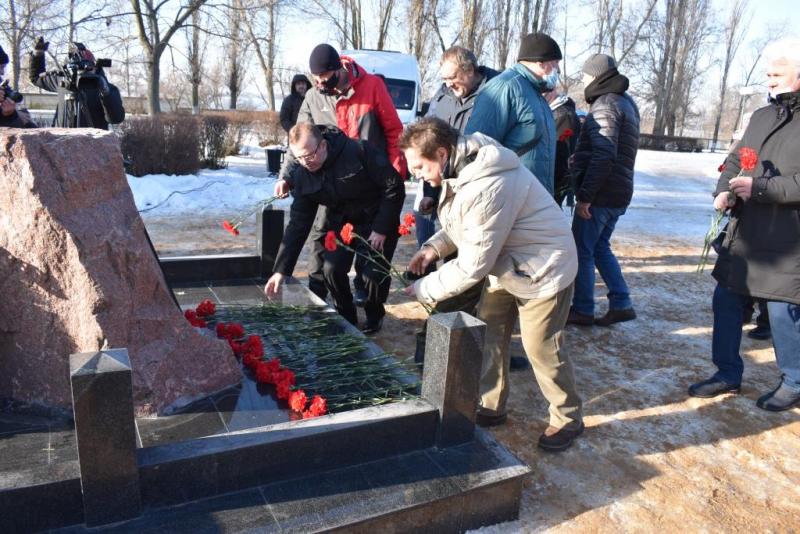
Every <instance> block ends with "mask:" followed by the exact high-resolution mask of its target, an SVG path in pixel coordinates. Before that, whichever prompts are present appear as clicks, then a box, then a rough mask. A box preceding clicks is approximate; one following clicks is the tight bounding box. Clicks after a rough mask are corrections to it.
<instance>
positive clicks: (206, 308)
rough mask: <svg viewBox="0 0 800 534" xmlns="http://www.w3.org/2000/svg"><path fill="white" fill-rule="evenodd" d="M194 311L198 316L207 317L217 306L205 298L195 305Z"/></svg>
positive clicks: (212, 313)
mask: <svg viewBox="0 0 800 534" xmlns="http://www.w3.org/2000/svg"><path fill="white" fill-rule="evenodd" d="M195 311H196V312H197V315H198V316H199V317H208V316H209V315H214V312H216V311H217V307H216V306H215V305H214V303H213V302H211V301H210V300H208V299H206V300H204V301H203V302H201V303H200V304H198V305H197V308H196V309H195Z"/></svg>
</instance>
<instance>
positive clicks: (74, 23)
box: [0, 0, 765, 139]
mask: <svg viewBox="0 0 800 534" xmlns="http://www.w3.org/2000/svg"><path fill="white" fill-rule="evenodd" d="M748 1H749V0H732V2H731V4H730V5H729V6H726V7H725V8H724V9H726V10H727V12H725V13H719V12H715V11H714V10H713V8H712V6H711V3H710V0H294V1H292V0H160V1H156V0H81V2H77V0H0V32H1V33H2V37H3V40H4V42H3V44H4V45H6V46H7V50H8V52H9V55H10V56H11V59H12V67H13V68H12V73H11V75H12V83H14V84H15V85H17V86H19V84H20V81H21V75H20V73H21V69H22V67H23V63H24V61H23V58H24V55H25V53H26V51H27V50H28V48H29V47H30V46H31V43H32V42H33V40H34V38H35V37H36V36H38V35H40V34H41V35H46V36H47V37H48V39H49V40H51V41H53V42H54V43H56V42H57V43H59V45H60V48H58V47H57V51H62V52H63V51H64V49H65V48H64V47H65V45H66V43H68V42H70V41H71V40H85V41H88V42H91V43H92V46H94V47H96V48H97V49H96V50H95V51H96V55H97V52H98V51H99V52H100V53H103V52H108V53H110V55H113V57H114V58H115V60H116V61H117V63H116V64H115V68H116V72H115V74H114V76H115V77H116V78H115V79H117V80H119V79H120V77H121V78H122V80H123V81H122V86H123V89H124V90H126V91H127V92H128V93H129V94H137V93H139V94H141V93H144V94H146V96H147V102H148V112H149V113H151V114H155V113H158V112H159V111H160V102H161V100H162V98H166V99H168V100H171V101H173V102H175V103H176V104H178V103H179V104H180V105H186V104H187V103H188V105H190V106H191V107H192V108H193V109H194V110H195V111H196V112H197V111H198V110H199V109H200V108H201V107H208V106H211V107H229V108H234V109H235V108H236V107H237V106H238V103H239V98H240V95H241V93H242V89H243V87H245V86H248V87H255V88H256V89H257V90H258V91H259V92H260V94H261V97H262V99H263V101H264V103H265V104H266V106H267V107H268V108H269V109H275V104H276V99H277V98H276V96H277V95H276V94H275V88H276V87H277V88H279V89H278V90H279V91H280V90H283V88H284V87H286V86H287V82H288V80H289V79H290V77H291V75H292V74H293V73H295V72H297V71H298V70H302V68H298V67H296V66H292V65H287V64H286V63H287V62H286V61H285V59H284V58H285V56H286V54H285V53H284V52H285V50H284V51H283V52H282V46H283V43H285V42H286V41H287V40H288V37H289V34H291V33H296V32H302V31H303V30H304V26H305V22H304V21H316V22H318V23H319V22H322V23H324V24H325V25H326V26H327V27H328V28H329V35H327V36H319V38H317V39H315V40H319V41H322V40H325V39H326V37H327V38H328V39H330V40H331V42H334V43H336V44H337V45H338V46H339V47H341V48H374V49H378V50H382V49H395V50H402V51H404V52H408V53H411V54H413V55H415V56H416V57H417V59H418V61H419V64H420V70H421V74H422V76H423V81H424V85H425V86H426V88H427V90H428V93H430V92H431V91H432V90H433V89H435V86H436V84H437V81H436V77H437V73H436V70H437V67H438V59H439V57H440V56H441V53H442V52H443V51H444V50H445V49H446V48H448V47H449V46H451V45H453V44H461V45H463V46H466V47H467V48H470V49H472V50H474V51H476V53H477V55H478V56H479V57H480V59H481V61H482V62H484V63H486V64H488V65H491V66H493V67H494V68H497V69H503V68H505V67H507V66H508V65H509V64H510V63H513V60H514V58H515V53H516V48H517V43H518V42H519V36H520V35H524V34H526V33H529V32H533V31H546V32H548V33H550V34H551V35H553V36H554V37H555V38H556V39H557V40H558V41H559V42H560V43H561V45H562V49H563V51H564V53H565V61H564V64H563V67H562V72H563V73H564V74H566V75H565V76H563V78H564V81H563V83H564V89H565V90H566V91H569V92H572V93H576V95H577V94H579V91H580V89H581V88H580V63H581V62H582V60H583V59H584V58H585V57H586V56H587V55H588V54H589V53H593V52H607V53H610V54H612V55H614V56H615V57H616V59H617V61H618V63H619V65H620V70H621V71H623V72H624V73H625V74H628V75H629V76H630V77H631V79H632V88H631V92H632V93H633V94H634V95H635V96H636V97H637V99H638V101H639V102H640V104H641V106H642V108H643V111H644V112H645V116H646V117H647V118H648V119H649V123H650V124H651V125H652V132H653V133H656V134H669V135H675V134H680V133H681V132H683V131H684V130H685V129H687V128H688V127H689V126H691V125H692V124H695V123H697V121H698V117H699V116H700V113H701V112H702V111H705V112H706V113H705V114H706V116H708V114H709V112H710V111H709V110H713V113H712V114H713V115H714V120H713V121H712V122H713V125H714V126H713V130H714V133H713V136H714V138H715V139H716V137H717V136H718V135H719V133H720V130H721V129H725V127H726V126H727V128H728V129H730V127H731V126H733V127H734V128H735V127H736V126H737V123H738V118H739V116H740V115H741V106H742V105H744V100H743V99H741V98H739V97H738V95H736V94H735V92H732V86H735V85H740V84H749V83H752V82H753V81H754V80H755V76H756V72H757V71H756V62H757V55H758V52H759V51H760V48H762V47H763V45H764V44H765V43H764V42H762V41H758V42H754V43H752V44H751V45H749V47H744V48H745V49H747V50H748V54H747V55H748V57H746V58H745V57H740V56H743V54H740V51H741V50H742V49H743V48H742V45H743V43H744V42H745V34H746V29H747V28H746V24H745V21H746V19H747V17H748ZM53 57H54V58H55V57H56V56H53ZM737 61H738V62H739V63H737ZM743 61H744V64H743V65H742V62H743ZM738 65H742V68H741V69H738V70H742V71H743V72H745V74H746V76H745V78H744V79H739V80H736V81H735V82H731V81H730V80H729V75H730V73H731V72H732V71H733V70H737V69H734V68H733V67H734V66H738ZM712 70H713V72H720V73H721V76H720V83H719V86H718V87H717V88H716V90H715V92H716V94H717V95H718V98H717V99H715V100H716V102H709V100H710V99H709V98H707V97H705V98H703V97H702V95H706V94H708V93H709V89H710V87H708V86H706V84H707V83H709V84H713V85H716V83H715V82H716V80H714V81H711V80H709V77H708V74H709V72H711V71H712ZM142 79H143V80H144V81H145V87H144V89H142V87H141V86H140V80H142ZM732 97H733V98H732ZM734 117H735V119H734Z"/></svg>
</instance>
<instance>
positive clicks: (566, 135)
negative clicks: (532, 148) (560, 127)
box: [558, 128, 575, 143]
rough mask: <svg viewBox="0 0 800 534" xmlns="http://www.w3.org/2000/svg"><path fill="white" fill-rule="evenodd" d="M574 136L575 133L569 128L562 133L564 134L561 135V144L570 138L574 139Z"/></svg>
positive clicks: (559, 138) (559, 139)
mask: <svg viewBox="0 0 800 534" xmlns="http://www.w3.org/2000/svg"><path fill="white" fill-rule="evenodd" d="M573 135H575V132H573V131H572V128H567V129H566V130H564V133H562V134H561V135H560V136H559V137H558V141H559V142H560V143H563V142H564V141H566V140H567V139H569V138H570V137H572V136H573Z"/></svg>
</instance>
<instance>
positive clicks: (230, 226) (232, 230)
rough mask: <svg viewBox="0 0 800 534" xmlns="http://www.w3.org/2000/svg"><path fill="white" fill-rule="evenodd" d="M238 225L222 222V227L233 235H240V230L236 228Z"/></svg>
mask: <svg viewBox="0 0 800 534" xmlns="http://www.w3.org/2000/svg"><path fill="white" fill-rule="evenodd" d="M236 226H238V225H233V224H231V223H230V221H222V227H223V228H225V230H227V231H228V232H230V233H231V234H233V235H239V230H238V229H237V228H236Z"/></svg>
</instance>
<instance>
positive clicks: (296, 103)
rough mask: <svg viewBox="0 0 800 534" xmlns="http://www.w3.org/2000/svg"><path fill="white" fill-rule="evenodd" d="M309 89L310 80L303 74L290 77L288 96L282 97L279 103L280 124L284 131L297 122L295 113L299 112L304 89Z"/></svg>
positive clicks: (304, 93) (303, 97)
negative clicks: (290, 85) (281, 101)
mask: <svg viewBox="0 0 800 534" xmlns="http://www.w3.org/2000/svg"><path fill="white" fill-rule="evenodd" d="M309 89H311V82H310V81H308V78H306V77H305V75H304V74H295V76H294V78H292V87H291V91H290V92H289V96H287V97H286V98H284V99H283V103H282V104H281V126H282V127H283V129H284V130H286V133H287V134H288V133H289V130H291V129H292V126H294V125H295V124H297V114H298V113H300V106H302V105H303V100H304V99H305V97H306V91H308V90H309Z"/></svg>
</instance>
